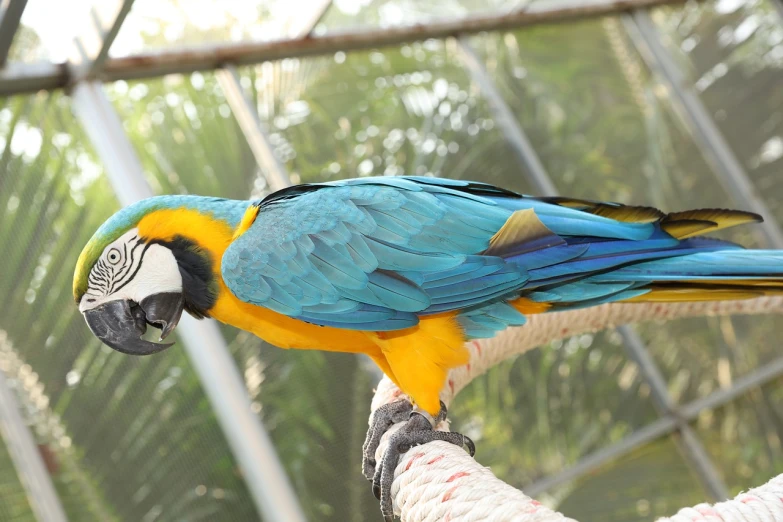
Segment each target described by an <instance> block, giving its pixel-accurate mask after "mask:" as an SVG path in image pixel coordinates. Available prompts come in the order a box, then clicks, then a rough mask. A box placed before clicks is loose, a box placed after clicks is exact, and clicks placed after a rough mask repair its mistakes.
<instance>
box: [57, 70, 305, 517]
mask: <svg viewBox="0 0 783 522" xmlns="http://www.w3.org/2000/svg"><path fill="white" fill-rule="evenodd" d="M72 97H73V108H74V112H75V113H76V116H77V117H78V118H79V120H80V121H81V124H82V126H83V127H84V129H85V131H86V133H87V135H88V136H89V138H90V140H91V141H92V143H93V145H94V146H95V149H96V151H97V152H98V155H99V156H100V158H101V160H102V161H103V163H104V165H106V173H107V175H108V177H109V181H110V182H111V184H112V187H113V188H114V192H115V193H116V194H117V197H118V199H119V200H120V202H121V203H122V204H123V205H129V204H131V203H133V202H135V201H138V200H140V199H143V198H146V197H149V196H152V189H151V188H150V186H149V185H148V184H147V182H146V180H145V179H144V174H143V170H142V167H141V162H140V161H139V159H138V157H137V156H136V154H135V151H134V150H133V146H132V145H131V143H130V141H129V140H128V138H127V136H126V135H125V133H124V131H123V128H122V123H121V122H120V119H119V117H118V115H117V113H116V112H115V111H114V107H112V105H111V103H110V102H109V100H108V98H107V97H106V94H105V93H104V91H103V87H102V85H101V84H100V83H97V82H82V83H79V84H78V85H77V86H76V87H75V88H74V91H73V94H72ZM180 325H181V327H180V329H179V333H180V335H181V336H182V340H183V345H184V347H185V350H186V352H187V354H188V356H189V358H190V361H191V363H192V364H193V368H194V369H195V371H196V373H197V375H198V377H199V379H200V381H201V384H202V386H203V387H204V391H205V393H206V394H207V397H209V400H210V403H211V404H212V409H213V411H214V413H215V416H216V417H217V419H218V422H219V423H220V426H221V428H222V429H223V433H224V434H225V435H226V439H227V441H228V444H229V447H230V448H231V450H232V451H233V453H234V456H235V458H236V460H237V462H238V464H239V466H240V467H241V468H242V471H243V474H244V477H245V481H246V483H247V486H248V489H249V490H250V493H251V495H252V496H253V499H254V501H255V503H256V506H257V507H258V510H259V512H260V513H261V514H262V515H263V518H264V520H266V521H270V522H272V521H274V522H300V521H304V520H305V517H304V513H303V511H302V509H301V507H300V506H299V502H298V500H297V497H296V494H295V493H294V490H293V488H292V487H291V483H290V481H289V479H288V476H287V475H286V473H285V470H284V469H283V466H282V464H281V462H280V459H279V457H278V455H277V453H276V451H275V449H274V446H273V444H272V441H271V440H270V438H269V435H268V434H267V432H266V430H265V429H264V427H263V425H262V424H261V421H260V420H259V419H258V417H257V416H256V415H255V414H254V413H253V412H252V410H251V406H250V399H249V397H248V395H247V389H246V388H245V385H244V381H243V380H242V377H241V375H240V373H239V371H238V369H237V367H236V364H235V363H234V360H233V359H232V357H231V354H230V353H229V351H228V346H227V345H226V342H225V340H224V339H223V337H222V335H221V333H220V330H219V329H218V327H217V325H216V324H215V323H214V321H211V320H209V321H208V320H205V321H197V320H195V319H193V318H192V317H190V316H183V317H182V321H181V322H180Z"/></svg>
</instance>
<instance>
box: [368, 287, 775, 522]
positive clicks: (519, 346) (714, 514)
mask: <svg viewBox="0 0 783 522" xmlns="http://www.w3.org/2000/svg"><path fill="white" fill-rule="evenodd" d="M760 313H783V296H766V297H761V298H758V299H751V300H744V301H723V302H697V303H672V304H659V303H650V304H608V305H602V306H599V307H595V308H588V309H583V310H573V311H568V312H556V313H549V314H541V315H534V316H531V317H530V318H529V320H528V322H527V324H525V325H524V326H521V327H518V328H510V329H508V330H506V331H505V332H502V333H501V334H499V335H498V336H497V337H495V338H493V339H488V340H482V341H474V342H470V343H468V349H469V351H470V356H471V357H470V363H468V364H467V365H465V366H462V367H460V368H455V369H454V370H452V371H451V372H450V373H449V378H448V381H447V385H446V387H445V388H444V390H443V391H442V392H441V399H442V400H443V401H444V402H445V403H446V404H447V405H448V404H449V403H450V401H451V399H453V398H454V396H456V394H457V393H459V392H460V391H461V390H462V389H463V388H464V387H465V386H467V384H468V383H469V382H470V381H472V380H473V379H474V378H475V377H478V376H479V375H481V374H483V373H484V372H486V371H487V370H488V369H489V368H490V367H492V366H494V365H495V364H498V363H499V362H501V361H503V360H505V359H508V358H509V357H512V356H514V355H518V354H521V353H524V352H526V351H528V350H530V349H532V348H535V347H537V346H540V345H542V344H546V343H548V342H551V341H554V340H556V339H562V338H565V337H571V336H573V335H578V334H582V333H586V332H595V331H598V330H603V329H605V328H610V327H613V326H619V325H622V324H628V323H634V322H640V321H647V320H664V319H674V318H683V317H694V316H704V315H727V314H760ZM402 397H404V395H403V394H402V392H401V391H400V389H399V388H397V387H396V386H395V385H394V384H393V383H392V382H391V381H390V380H389V379H388V378H386V377H384V378H383V379H382V380H381V382H380V383H379V385H378V388H377V390H376V393H375V396H374V397H373V401H372V407H371V408H372V411H375V410H376V409H377V408H378V407H380V406H381V405H383V404H386V403H389V402H392V401H395V400H399V399H400V398H402ZM371 418H372V417H371ZM402 425H403V423H400V424H397V425H395V426H394V427H392V428H391V429H390V430H389V431H388V432H387V433H386V434H385V435H384V437H383V439H382V442H381V445H380V446H379V447H378V451H377V452H376V459H378V460H380V458H381V457H382V456H383V453H384V452H385V451H386V445H387V441H388V437H389V435H391V434H392V433H393V432H394V431H396V430H397V429H399V428H400V427H402ZM437 429H439V430H442V431H448V423H441V424H440V425H439V426H438V427H437ZM394 476H395V478H394V483H393V485H392V490H391V492H392V497H393V502H394V511H395V514H397V515H398V516H400V518H401V519H402V521H403V522H478V521H488V522H490V521H491V522H576V520H574V519H570V518H567V517H565V516H564V515H562V514H561V513H558V512H556V511H553V510H551V509H549V508H547V507H545V506H543V505H541V504H540V503H539V502H537V501H536V500H534V499H531V498H530V497H528V496H526V495H525V494H524V493H523V492H522V491H520V490H518V489H516V488H513V487H511V486H509V485H508V484H506V483H505V482H503V481H501V480H500V479H498V478H497V477H496V476H495V475H494V474H493V473H492V472H491V471H490V469H489V468H486V467H484V466H481V465H480V464H479V463H478V462H476V461H475V460H474V459H473V458H471V457H470V456H469V455H468V454H467V453H465V451H464V450H462V449H461V448H458V447H456V446H454V445H452V444H448V443H445V442H432V443H429V444H426V445H423V446H418V447H414V448H412V449H411V450H410V451H408V452H407V453H406V454H405V455H404V456H403V457H402V458H400V462H399V463H398V465H397V468H396V470H395V474H394ZM659 522H783V474H781V475H780V476H778V477H775V478H773V479H772V480H770V481H769V482H768V483H767V484H765V485H763V486H761V487H759V488H756V489H753V490H750V491H748V492H747V493H743V494H740V495H738V496H737V497H736V498H735V499H733V500H729V501H726V502H721V503H719V504H715V505H714V506H710V505H709V504H699V505H697V506H694V507H689V508H684V509H681V510H680V511H679V512H678V513H677V514H676V515H674V516H672V517H671V518H664V519H660V520H659Z"/></svg>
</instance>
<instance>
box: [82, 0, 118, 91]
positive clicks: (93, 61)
mask: <svg viewBox="0 0 783 522" xmlns="http://www.w3.org/2000/svg"><path fill="white" fill-rule="evenodd" d="M132 6H133V0H104V1H101V2H99V3H97V4H96V5H93V6H92V8H91V9H90V15H89V16H90V21H91V22H92V23H91V24H90V26H89V27H88V31H87V32H86V33H82V34H79V36H78V37H77V38H76V39H75V40H74V49H73V53H72V54H71V59H70V62H69V66H70V71H71V74H70V80H71V82H76V81H79V80H81V79H87V78H95V77H97V76H99V75H100V73H101V69H102V68H103V65H104V63H105V62H106V60H107V59H108V57H109V49H110V48H111V45H112V44H113V43H114V39H115V38H116V37H117V33H119V32H120V27H122V24H123V22H124V21H125V17H127V16H128V13H129V12H130V10H131V7H132Z"/></svg>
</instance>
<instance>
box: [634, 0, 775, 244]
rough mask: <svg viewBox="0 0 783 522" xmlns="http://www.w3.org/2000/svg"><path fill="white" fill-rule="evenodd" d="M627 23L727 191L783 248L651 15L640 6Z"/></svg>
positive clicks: (764, 208) (767, 213)
mask: <svg viewBox="0 0 783 522" xmlns="http://www.w3.org/2000/svg"><path fill="white" fill-rule="evenodd" d="M773 1H776V0H773ZM623 23H624V24H625V27H626V31H627V33H628V36H629V37H630V38H631V41H632V42H633V43H634V46H635V47H636V49H637V50H638V51H639V54H640V55H641V56H642V59H643V60H644V61H645V63H646V64H647V67H648V68H649V69H650V71H652V73H653V74H654V75H655V77H656V78H657V80H658V81H659V82H660V83H661V84H662V85H664V86H665V87H666V88H667V90H668V92H669V93H670V94H671V100H672V102H673V106H674V108H675V110H677V112H678V113H679V114H680V116H681V118H682V120H683V121H684V122H685V124H686V125H687V127H688V130H689V131H690V133H691V135H692V136H693V138H694V140H695V141H696V143H697V145H698V146H699V148H700V149H701V151H702V154H703V155H704V157H705V159H706V160H707V161H708V162H709V164H710V166H711V167H712V170H713V172H715V173H716V174H717V176H718V179H719V180H720V181H721V183H723V186H724V187H725V188H726V192H727V193H729V194H731V195H732V196H733V197H734V198H735V199H736V201H737V203H738V204H740V205H742V206H744V207H746V209H748V210H752V211H753V212H756V213H757V214H761V215H762V216H764V217H765V218H767V219H765V221H764V223H762V224H761V230H762V231H763V233H764V236H765V238H766V241H767V244H768V245H769V246H771V247H774V248H783V229H781V227H780V225H779V224H778V223H777V221H776V220H775V219H770V218H772V217H773V216H772V213H771V212H770V211H769V209H768V208H767V205H766V203H764V201H763V200H762V199H761V197H759V195H758V194H757V193H756V189H755V188H754V186H753V183H752V182H751V181H750V178H749V177H748V173H747V172H746V171H745V168H744V167H743V166H742V163H741V162H740V160H739V159H738V158H737V156H736V155H735V154H734V152H733V151H732V150H731V147H730V146H729V144H728V143H726V140H725V138H724V137H723V135H722V134H721V132H720V129H718V126H717V125H716V124H715V121H714V120H713V119H712V117H711V116H710V113H709V111H708V110H707V108H706V107H705V106H704V104H703V103H702V101H701V99H700V98H699V95H698V94H697V93H696V91H695V90H694V89H693V86H692V85H691V83H692V82H689V81H688V80H687V77H686V75H685V73H684V72H683V71H682V70H681V69H680V67H679V66H678V65H677V62H676V61H675V60H674V58H673V57H672V56H671V55H670V54H669V53H668V52H667V50H666V48H665V47H664V46H663V44H662V43H661V42H660V38H658V37H657V32H656V31H657V30H656V28H655V24H654V23H653V21H652V19H651V18H650V15H649V14H648V13H647V12H644V11H640V10H636V11H634V12H633V13H631V14H626V15H624V16H623Z"/></svg>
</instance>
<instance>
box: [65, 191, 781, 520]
mask: <svg viewBox="0 0 783 522" xmlns="http://www.w3.org/2000/svg"><path fill="white" fill-rule="evenodd" d="M757 221H760V217H759V216H757V215H755V214H751V213H748V212H742V211H732V210H716V209H705V210H693V211H687V212H678V213H671V214H666V213H663V212H661V211H659V210H657V209H654V208H650V207H635V206H627V205H620V204H615V203H602V202H592V201H584V200H576V199H569V198H539V197H531V196H522V195H519V194H516V193H513V192H510V191H507V190H504V189H501V188H498V187H494V186H491V185H487V184H483V183H472V182H466V181H454V180H448V179H436V178H418V177H398V178H393V177H381V178H362V179H350V180H342V181H337V182H333V183H324V184H313V185H299V186H295V187H291V188H288V189H284V190H281V191H278V192H276V193H273V194H271V195H270V196H268V197H266V198H265V199H263V200H261V201H234V200H225V199H217V198H209V197H201V196H161V197H155V198H150V199H147V200H144V201H141V202H139V203H137V204H135V205H131V206H129V207H127V208H125V209H123V210H121V211H119V212H118V213H117V214H115V215H114V216H112V217H111V218H110V219H109V220H108V221H106V222H105V223H104V224H103V225H102V226H101V227H100V228H99V229H98V231H97V232H96V233H95V235H94V236H93V237H92V239H91V240H90V241H89V242H88V244H87V245H86V246H85V248H84V250H83V251H82V254H81V256H80V258H79V261H78V264H77V267H76V272H75V276H74V298H75V299H76V301H77V303H78V305H79V309H80V311H81V312H82V313H83V314H84V316H85V318H86V320H87V324H88V325H89V327H90V329H91V330H92V331H93V333H94V334H95V335H96V336H97V337H98V338H100V339H101V340H102V341H103V342H104V343H106V344H107V345H109V346H111V347H112V348H114V349H116V350H119V351H122V352H125V353H130V354H139V355H142V354H151V353H154V352H157V351H160V350H162V349H164V348H167V347H168V346H170V344H164V343H154V342H151V341H147V340H144V339H142V338H141V336H142V335H143V334H144V333H145V332H146V328H147V325H148V324H149V325H153V326H157V327H160V328H161V330H162V335H161V340H162V339H163V338H165V337H166V336H167V335H168V334H170V333H171V331H173V329H174V327H175V326H176V324H177V322H178V320H179V318H180V315H181V314H182V311H183V310H186V311H188V312H189V313H190V314H191V315H194V316H196V317H214V318H215V319H218V320H219V321H222V322H225V323H228V324H231V325H234V326H236V327H238V328H241V329H244V330H247V331H250V332H252V333H254V334H256V335H258V336H259V337H261V338H263V339H265V340H266V341H268V342H270V343H272V344H274V345H277V346H279V347H281V348H296V349H320V350H330V351H341V352H354V353H364V354H366V355H368V356H369V357H371V358H372V359H373V360H374V361H375V362H376V363H377V364H378V366H380V368H381V369H382V370H383V372H384V373H385V374H386V375H387V376H388V377H389V378H390V379H391V380H392V381H393V382H394V383H395V384H397V385H398V386H399V387H400V389H401V390H402V391H403V392H405V394H406V395H407V396H408V397H410V399H411V401H408V400H405V401H398V402H395V403H392V404H389V405H386V406H384V407H382V408H380V409H379V410H378V411H376V413H375V415H374V416H373V419H374V423H373V425H372V426H371V428H370V430H369V432H368V437H367V442H366V444H365V455H364V473H365V475H366V476H367V477H368V478H369V479H371V480H372V481H373V490H374V492H375V493H376V495H377V496H378V497H379V498H380V500H381V511H382V513H383V515H384V517H385V518H386V519H387V520H390V519H391V518H392V509H391V497H390V487H391V482H392V479H393V472H394V469H393V463H396V461H397V458H398V456H399V454H400V453H404V452H405V451H407V450H408V449H409V448H410V447H411V446H415V445H418V444H424V443H427V442H430V441H433V440H443V441H447V442H450V443H453V444H457V445H460V446H462V445H463V444H464V445H466V446H467V447H468V448H469V450H470V452H471V454H472V453H473V443H472V442H471V441H470V440H469V439H467V438H466V437H464V436H462V435H460V434H457V433H449V432H440V431H435V430H433V429H432V427H433V425H434V424H435V423H437V422H438V421H439V420H441V419H443V418H445V414H446V411H445V406H443V405H442V404H441V403H440V400H439V392H440V390H441V389H442V388H443V385H444V383H445V380H446V375H447V373H448V371H449V370H450V369H452V368H455V367H457V366H460V365H463V364H465V363H466V362H467V361H468V358H469V353H468V351H467V349H466V348H465V342H466V341H467V340H470V339H486V338H491V337H493V336H494V335H496V334H497V333H498V332H500V331H502V330H504V329H505V328H507V327H508V326H519V325H522V324H523V323H524V322H525V320H526V316H529V315H534V314H541V313H545V312H551V311H564V310H571V309H576V308H584V307H591V306H597V305H601V304H604V303H609V302H626V303H637V302H651V301H656V302H678V301H703V300H709V301H715V300H723V299H730V300H737V299H743V298H750V297H758V296H762V295H768V294H772V293H777V292H779V291H780V288H781V283H782V282H783V252H779V251H762V250H755V251H749V250H744V249H743V248H742V247H740V246H738V245H735V244H732V243H728V242H726V241H720V240H717V239H708V238H704V237H701V235H702V234H705V233H709V232H712V231H716V230H720V229H723V228H726V227H729V226H734V225H738V224H742V223H749V222H757ZM403 419H405V420H407V424H406V425H405V426H404V427H403V428H402V429H401V430H399V431H398V432H397V433H395V434H394V436H393V438H392V440H391V442H390V444H389V449H388V450H387V452H386V456H385V458H384V459H383V461H382V463H381V464H380V465H376V464H377V463H376V460H375V449H376V448H377V446H378V443H379V441H380V437H381V435H382V434H383V433H384V432H385V431H386V430H387V429H388V428H389V427H390V426H391V425H392V424H394V423H395V422H398V421H400V420H403ZM384 462H385V463H386V465H383V463H384Z"/></svg>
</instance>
